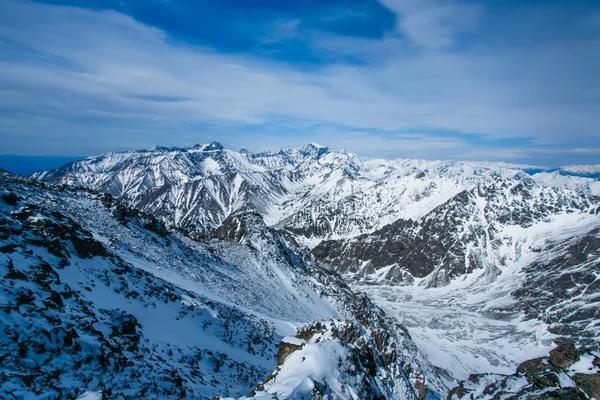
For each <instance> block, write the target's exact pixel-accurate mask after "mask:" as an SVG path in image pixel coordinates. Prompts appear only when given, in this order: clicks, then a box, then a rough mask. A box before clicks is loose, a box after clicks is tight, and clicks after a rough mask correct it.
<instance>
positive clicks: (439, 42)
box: [381, 0, 480, 49]
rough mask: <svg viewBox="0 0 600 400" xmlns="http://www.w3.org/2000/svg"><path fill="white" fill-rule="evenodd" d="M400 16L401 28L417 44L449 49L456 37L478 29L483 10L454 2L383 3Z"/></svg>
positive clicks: (408, 0)
mask: <svg viewBox="0 0 600 400" xmlns="http://www.w3.org/2000/svg"><path fill="white" fill-rule="evenodd" d="M381 3H382V4H383V5H385V6H386V7H388V8H389V9H390V10H392V11H394V12H395V13H396V14H397V17H398V22H397V29H398V31H399V32H400V33H403V34H405V35H407V36H408V37H409V38H410V39H411V40H412V41H413V42H414V43H415V44H417V45H419V46H423V47H426V48H433V49H438V48H445V47H449V46H451V45H453V44H454V43H455V39H456V36H457V35H458V34H461V33H464V32H466V31H469V30H472V29H474V28H475V27H476V26H477V23H478V21H479V16H480V8H479V7H478V6H477V5H476V4H474V3H464V2H460V1H453V0H381Z"/></svg>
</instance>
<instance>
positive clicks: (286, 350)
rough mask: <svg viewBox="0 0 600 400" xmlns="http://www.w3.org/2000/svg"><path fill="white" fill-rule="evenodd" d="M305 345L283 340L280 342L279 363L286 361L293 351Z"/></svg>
mask: <svg viewBox="0 0 600 400" xmlns="http://www.w3.org/2000/svg"><path fill="white" fill-rule="evenodd" d="M302 347H303V346H302V345H297V344H294V343H289V342H285V341H282V342H280V343H279V351H278V352H277V365H281V364H283V363H284V362H285V359H286V358H288V356H289V355H290V354H292V353H293V352H295V351H297V350H300V349H301V348H302Z"/></svg>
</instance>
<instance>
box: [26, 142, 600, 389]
mask: <svg viewBox="0 0 600 400" xmlns="http://www.w3.org/2000/svg"><path fill="white" fill-rule="evenodd" d="M590 168H592V167H589V168H588V167H585V168H584V167H568V168H566V167H565V168H564V171H563V170H561V171H552V170H541V169H536V168H534V167H530V166H518V165H508V164H498V163H466V162H455V161H423V160H378V159H370V160H367V159H361V158H359V157H358V156H356V155H354V154H351V153H348V152H344V151H341V152H334V151H331V150H330V149H328V148H326V147H323V146H319V145H316V144H310V145H308V146H305V147H301V148H297V149H284V150H281V151H278V152H269V153H257V154H252V153H248V152H246V151H233V150H227V149H223V147H222V146H220V145H219V144H218V143H212V144H209V145H198V146H194V147H193V148H188V149H178V148H154V149H151V150H144V151H136V152H126V153H110V154H106V155H103V156H99V157H92V158H88V159H86V160H83V161H80V162H76V163H72V164H69V165H67V166H65V167H62V168H60V169H57V170H55V171H50V172H45V173H41V174H38V175H36V179H38V180H40V181H43V182H52V183H59V184H67V185H70V186H84V187H86V188H90V189H94V190H98V191H102V192H106V193H111V194H113V195H114V196H115V197H118V198H119V199H120V200H121V201H123V202H124V203H125V204H127V205H128V206H130V207H133V208H135V209H138V210H141V211H144V212H147V213H150V214H152V215H155V216H156V217H158V218H160V219H161V220H162V221H164V222H165V223H166V224H167V226H168V227H170V228H174V229H179V230H182V231H183V232H186V233H190V234H191V236H193V237H198V238H201V237H205V236H206V235H209V234H210V232H211V231H212V230H214V229H217V228H219V227H220V226H221V225H222V224H223V223H224V222H225V225H226V226H231V224H230V223H229V222H227V221H228V218H231V216H232V215H234V216H235V215H237V213H239V212H242V211H252V212H255V213H256V214H252V215H260V216H262V218H263V219H264V220H265V222H266V223H267V225H268V226H271V227H273V228H275V229H277V230H278V231H280V232H282V234H283V235H284V236H285V237H287V238H289V239H290V240H292V241H294V242H297V243H298V244H299V245H300V247H305V248H308V249H310V250H311V251H312V253H313V254H314V255H315V256H316V258H317V259H319V260H321V261H324V262H325V263H327V264H328V265H330V266H331V267H332V268H333V269H335V271H337V272H338V273H340V274H342V276H343V277H344V278H345V279H346V281H347V282H349V283H350V285H351V286H352V287H353V288H354V289H357V290H361V291H364V292H366V293H367V294H368V295H369V297H370V298H371V299H372V300H373V301H374V302H375V303H377V304H378V305H380V306H381V307H382V308H383V309H384V310H385V311H386V312H387V313H388V314H389V315H392V316H394V317H395V318H396V319H397V320H399V321H401V322H402V323H403V324H405V325H406V326H407V327H408V329H409V331H410V333H411V335H412V337H413V338H414V339H415V341H416V342H417V344H418V345H419V346H420V348H421V349H422V350H423V351H424V352H425V353H426V355H427V356H428V358H429V359H430V360H431V361H432V362H433V363H434V364H435V365H436V366H438V367H441V368H442V369H444V370H446V371H448V372H449V373H450V374H451V375H453V376H454V377H455V378H460V379H466V378H467V376H468V375H469V374H471V373H473V372H493V373H504V374H508V373H512V372H513V371H514V368H515V367H516V365H517V364H518V363H520V362H522V361H525V360H526V359H528V358H534V357H539V356H542V355H545V354H547V352H548V351H549V350H550V349H551V348H552V346H553V342H554V341H556V340H557V338H559V337H563V338H569V339H570V340H574V341H575V342H576V343H578V344H581V345H586V346H590V347H591V348H595V349H598V344H597V341H595V339H594V338H595V337H597V336H599V335H600V325H598V321H599V320H600V286H599V285H598V282H599V280H598V277H599V276H600V246H599V241H600V239H599V237H600V233H599V232H600V200H599V198H598V197H597V196H598V195H599V194H600V191H599V190H600V187H599V186H598V181H597V179H596V178H595V177H594V176H592V175H589V174H588V172H589V171H590ZM592 169H593V168H592ZM569 171H570V172H569ZM592 172H593V171H592ZM574 174H576V175H586V174H587V175H586V177H582V176H570V175H574ZM223 229H224V228H219V229H217V231H222V230H223ZM232 229H233V228H231V227H230V228H229V230H230V231H231V230H232ZM236 229H237V228H236ZM234 230H235V229H234ZM238 236H239V237H238ZM238 236H236V237H237V238H238V239H239V240H243V237H244V235H243V234H241V236H240V235H239V234H238Z"/></svg>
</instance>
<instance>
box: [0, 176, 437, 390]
mask: <svg viewBox="0 0 600 400" xmlns="http://www.w3.org/2000/svg"><path fill="white" fill-rule="evenodd" d="M0 191H1V192H0V196H1V198H0V213H1V217H2V218H1V220H0V221H1V222H0V266H1V267H0V270H1V274H2V284H1V288H0V290H1V292H0V293H1V297H0V300H1V305H2V308H1V309H0V319H1V320H2V323H3V327H2V330H1V332H0V343H1V346H0V350H1V354H0V358H1V359H2V360H3V362H2V366H3V368H2V370H1V372H0V381H1V384H0V387H1V390H2V392H1V393H2V396H3V397H8V396H11V395H14V396H25V397H26V398H34V397H42V398H44V396H58V397H64V398H74V397H76V396H78V395H79V394H81V393H82V392H83V391H90V392H93V391H98V390H102V391H103V392H104V393H105V394H107V395H109V396H110V398H124V397H126V396H133V397H137V398H139V397H159V398H199V399H205V398H207V399H208V398H212V397H213V396H215V395H221V396H240V395H244V394H248V393H250V392H251V391H252V388H254V387H255V386H256V385H257V384H258V383H260V382H261V381H263V380H264V379H265V378H266V377H267V375H269V374H271V375H273V370H275V368H276V367H277V363H278V359H281V360H283V361H285V363H286V365H287V366H288V367H290V366H291V367H292V368H293V365H294V364H295V363H296V362H295V361H294V360H295V359H292V360H289V361H286V360H285V358H286V357H285V356H286V354H285V352H284V350H285V348H286V346H285V345H279V349H278V348H277V346H278V342H279V341H280V339H282V338H283V337H284V336H286V335H294V334H297V328H298V327H300V326H302V325H304V324H305V323H310V324H312V325H314V322H315V321H324V322H323V323H324V324H330V325H331V324H337V326H352V327H354V328H353V329H354V331H355V335H354V336H351V335H345V334H344V332H345V330H343V329H341V328H340V329H339V330H338V331H337V332H336V333H335V334H334V335H333V336H331V337H330V339H331V340H332V341H333V342H335V343H338V346H339V349H340V351H342V352H344V354H351V353H352V354H357V357H358V358H356V360H355V361H356V362H355V363H353V367H354V371H352V372H351V371H349V370H347V369H345V368H343V365H341V364H338V358H337V354H334V353H331V354H326V355H324V356H323V357H324V360H326V361H327V362H328V363H329V364H330V365H331V366H332V367H331V369H330V370H328V371H327V373H325V374H320V375H319V374H316V373H312V372H311V371H310V368H309V372H308V374H309V375H308V376H307V379H305V380H303V381H302V382H295V381H292V382H290V381H284V382H281V379H280V378H277V377H275V378H271V381H273V379H274V382H277V383H278V386H277V388H278V389H275V391H274V392H273V391H271V392H272V393H277V395H278V396H279V398H285V393H292V392H293V393H295V395H298V396H300V395H304V394H305V393H308V394H309V393H311V392H312V391H313V390H314V388H315V387H316V388H321V387H323V385H326V382H330V381H331V379H334V378H335V379H336V380H337V381H338V382H341V384H343V385H344V387H345V388H346V393H347V395H346V396H341V397H342V398H356V397H352V395H351V393H355V394H356V393H358V394H359V395H358V396H359V397H360V398H377V396H378V395H379V394H381V393H386V397H387V398H397V399H402V398H407V394H409V395H412V394H415V393H422V396H425V395H426V394H427V393H429V394H430V395H435V394H436V393H437V395H438V396H439V395H442V394H443V393H444V391H445V386H444V384H443V383H442V382H441V380H440V379H439V377H438V376H437V374H436V373H435V371H434V370H433V368H432V367H431V366H430V365H429V364H428V362H427V361H426V360H425V359H424V358H423V356H422V355H421V354H420V353H419V351H418V350H417V349H416V347H415V345H414V343H413V342H412V340H411V338H410V336H409V335H408V334H407V333H406V331H405V330H404V329H403V328H402V327H400V326H399V325H398V324H397V323H396V322H394V321H393V320H391V319H389V318H387V317H386V316H385V315H384V314H383V312H382V311H381V310H379V309H377V308H376V307H375V306H374V305H373V304H372V303H371V302H370V301H369V300H368V299H367V298H366V297H365V296H357V295H355V294H353V293H352V292H351V291H350V289H349V288H348V287H347V286H346V285H345V284H344V283H343V282H342V281H341V279H340V278H339V277H338V276H337V275H335V274H333V273H332V272H330V271H329V270H327V269H325V268H324V267H323V266H321V265H320V264H319V263H318V262H316V261H315V260H314V259H313V258H312V257H311V255H310V253H308V252H305V251H301V250H300V249H299V248H298V247H296V246H295V245H293V244H291V243H290V242H289V241H288V240H286V239H284V238H283V237H282V236H281V235H280V234H279V233H277V232H276V231H274V230H272V229H269V228H268V227H266V225H264V223H263V222H262V219H261V218H260V216H259V215H257V214H255V213H240V214H236V215H233V216H231V217H230V218H229V219H228V220H226V221H225V223H224V224H223V225H222V226H221V227H220V228H219V229H218V230H216V231H215V232H214V234H213V235H211V237H210V238H206V239H204V240H202V241H194V240H191V239H189V238H186V237H184V236H182V235H180V234H171V233H169V232H168V231H166V229H165V227H164V226H163V225H162V224H161V223H160V222H159V221H158V220H157V219H156V218H154V217H152V216H150V215H145V214H140V213H139V212H138V211H135V210H132V209H129V208H127V207H124V206H122V205H121V204H120V203H119V202H117V201H116V200H114V199H113V198H112V196H109V195H105V194H100V193H93V192H88V191H85V190H78V189H69V188H60V187H53V186H47V185H43V184H39V183H36V182H32V181H28V180H25V179H23V178H19V177H16V176H14V175H10V174H7V173H4V172H0ZM332 318H334V319H332ZM327 321H329V322H327ZM312 325H309V326H312ZM73 366H75V368H73ZM307 366H308V364H307ZM315 368H317V367H316V366H315ZM274 374H275V376H277V371H275V373H274ZM418 388H420V389H418ZM419 390H420V392H419Z"/></svg>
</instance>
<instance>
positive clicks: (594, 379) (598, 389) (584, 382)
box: [573, 373, 600, 399]
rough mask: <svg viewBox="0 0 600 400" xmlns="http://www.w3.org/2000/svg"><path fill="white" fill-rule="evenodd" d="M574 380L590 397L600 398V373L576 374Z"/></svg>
mask: <svg viewBox="0 0 600 400" xmlns="http://www.w3.org/2000/svg"><path fill="white" fill-rule="evenodd" d="M573 380H574V381H575V383H576V384H577V387H579V388H580V389H581V390H583V391H584V392H585V394H587V395H588V396H590V397H593V398H595V399H600V373H597V374H575V375H573Z"/></svg>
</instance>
